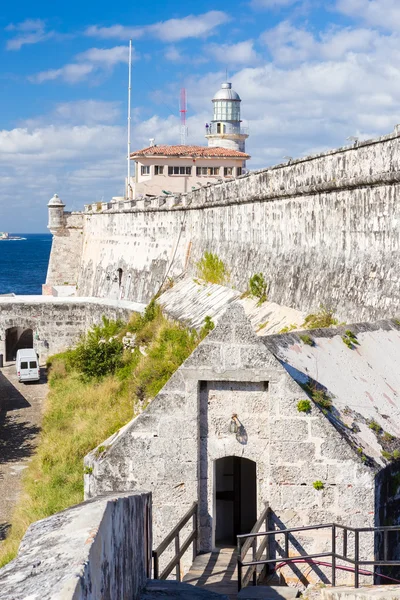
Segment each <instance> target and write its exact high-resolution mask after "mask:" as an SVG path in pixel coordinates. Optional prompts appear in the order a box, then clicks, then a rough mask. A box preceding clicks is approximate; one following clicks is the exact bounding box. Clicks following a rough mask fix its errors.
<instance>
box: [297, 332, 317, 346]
mask: <svg viewBox="0 0 400 600" xmlns="http://www.w3.org/2000/svg"><path fill="white" fill-rule="evenodd" d="M299 338H300V339H301V341H302V342H303V344H306V346H315V342H314V340H313V339H312V337H311V336H309V335H305V334H302V335H299Z"/></svg>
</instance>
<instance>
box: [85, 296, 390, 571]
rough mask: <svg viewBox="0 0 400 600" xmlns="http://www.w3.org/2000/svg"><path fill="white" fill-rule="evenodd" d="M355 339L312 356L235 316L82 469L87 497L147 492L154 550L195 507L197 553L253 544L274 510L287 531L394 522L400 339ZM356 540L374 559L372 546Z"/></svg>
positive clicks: (295, 342)
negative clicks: (242, 540)
mask: <svg viewBox="0 0 400 600" xmlns="http://www.w3.org/2000/svg"><path fill="white" fill-rule="evenodd" d="M351 329H352V331H353V332H354V336H355V338H354V339H357V340H358V342H357V343H358V344H359V345H358V346H357V347H354V348H350V347H349V346H348V345H346V344H345V343H344V342H343V340H342V335H344V331H342V330H341V329H340V328H339V329H332V330H317V331H315V332H310V333H309V336H310V337H311V335H312V336H313V338H312V340H313V344H314V345H313V346H310V345H307V344H305V343H304V342H302V341H301V338H300V337H299V335H298V334H297V333H292V334H287V335H280V336H275V337H274V336H272V337H271V336H270V337H268V336H266V337H264V338H263V337H256V336H255V334H254V333H253V330H252V329H251V327H250V324H249V322H248V321H247V319H246V317H245V315H244V312H243V310H242V308H241V307H240V306H238V305H237V304H232V305H231V307H230V308H229V309H228V311H227V312H226V314H225V317H224V318H222V319H221V320H220V322H219V324H218V325H217V327H216V329H215V330H214V331H213V332H212V333H211V334H210V335H209V336H208V337H207V339H206V340H204V341H203V342H202V343H201V344H200V346H199V347H198V348H197V350H195V352H194V353H193V354H192V356H191V357H190V358H189V359H188V360H187V361H186V362H185V363H184V364H183V365H182V367H181V368H180V369H179V370H178V371H177V372H176V373H175V374H174V376H173V377H172V378H171V379H170V381H169V382H168V383H167V384H166V385H165V387H164V388H163V390H162V391H161V392H160V393H159V394H158V396H157V397H156V398H155V399H154V400H153V401H152V402H151V404H150V405H149V406H148V407H147V409H146V410H145V411H144V412H143V413H142V414H141V415H140V416H138V417H137V418H135V419H134V420H133V421H131V422H130V423H129V424H128V425H126V426H125V427H124V428H123V429H122V430H121V431H120V432H118V433H117V434H116V435H114V436H113V437H112V438H110V439H108V440H106V441H105V442H103V443H102V449H103V452H102V453H101V454H100V455H99V453H98V452H97V451H96V450H94V451H93V452H92V453H90V454H89V455H88V456H87V457H86V460H85V464H86V466H87V467H88V468H87V469H86V471H87V472H88V473H90V474H87V475H85V493H86V497H87V498H91V497H95V496H97V495H99V494H102V493H105V492H109V491H115V490H135V489H140V488H141V487H143V486H146V487H147V488H148V489H151V491H152V493H153V501H154V504H153V514H154V536H155V544H156V545H157V544H158V543H159V542H160V541H161V540H162V539H163V538H164V536H165V535H166V534H167V533H169V531H170V530H171V529H172V527H173V526H174V525H175V524H176V523H177V522H178V520H179V518H181V517H182V516H183V514H185V512H186V511H187V510H188V508H189V507H190V506H192V504H193V502H198V505H199V524H200V540H199V547H198V550H199V551H200V552H207V551H211V550H213V549H214V548H216V547H221V546H224V545H227V544H233V543H234V540H235V538H236V535H237V534H240V533H248V532H249V531H250V530H251V528H252V526H253V524H254V523H255V521H256V519H257V517H258V516H259V515H260V514H261V512H262V510H263V508H264V507H265V505H266V503H268V504H269V506H270V507H271V509H272V514H273V521H274V522H275V525H276V526H277V527H279V528H285V527H295V526H306V525H310V524H318V523H332V522H336V523H343V524H346V525H348V526H352V527H371V526H374V525H379V524H381V525H382V524H387V523H388V519H390V524H395V523H398V522H399V516H400V503H399V496H398V490H397V489H394V487H393V485H392V483H393V478H395V480H396V481H397V480H398V475H396V474H397V471H398V466H397V465H396V464H395V463H393V464H392V463H391V461H390V457H391V456H392V455H393V454H391V453H393V452H394V451H395V450H396V448H397V447H400V440H399V439H398V437H397V436H399V434H400V413H399V410H398V408H397V405H396V400H397V396H398V392H399V390H400V381H399V380H398V375H397V373H398V372H399V366H400V346H399V339H400V336H399V327H398V325H396V324H395V323H394V322H383V323H378V324H376V325H361V326H353V327H352V328H351ZM389 348H391V351H390V361H389V362H390V365H389V363H388V362H387V361H384V360H382V356H383V355H387V352H388V351H389ZM332 365H333V368H331V366H332ZM339 373H340V376H339V377H338V374H339ZM354 379H357V383H355V382H354ZM310 390H311V392H310ZM313 390H320V392H321V393H320V394H319V395H318V394H317V395H314V396H313V393H312V392H313ZM308 398H309V406H308V407H307V403H306V410H299V402H300V401H301V400H307V399H308ZM313 398H314V399H313ZM321 398H325V400H326V404H324V403H323V402H322V400H321ZM318 399H319V400H318ZM300 406H301V405H300ZM371 424H373V425H371ZM104 448H105V450H104ZM396 476H397V479H396ZM330 536H331V532H330V530H329V532H327V531H322V532H320V533H316V532H315V531H313V532H309V533H307V532H303V533H302V535H301V537H300V538H298V539H296V540H292V542H293V546H292V547H291V551H292V552H295V553H300V554H301V553H302V552H308V553H318V552H321V551H326V549H327V547H328V546H329V544H330V543H331V539H330ZM360 542H361V549H362V553H363V555H364V556H366V557H367V558H368V557H371V556H372V555H373V553H374V542H373V540H372V539H371V538H370V537H369V536H368V535H367V534H366V535H365V536H364V537H363V538H362V539H361V540H360ZM375 550H376V548H375ZM188 561H189V562H190V558H188ZM294 570H295V571H296V569H295V568H294ZM307 570H308V569H307ZM310 571H311V572H310V573H309V575H308V579H309V580H311V581H312V580H313V579H318V578H319V577H322V579H323V580H324V578H325V581H327V580H328V579H329V577H328V575H327V574H326V573H324V569H323V568H322V567H321V568H319V567H318V566H317V565H314V567H313V568H312V569H311V570H310ZM297 575H298V573H296V572H295V575H294V576H293V572H292V571H291V569H287V572H286V577H287V579H288V580H289V581H290V578H291V577H293V579H294V580H296V581H297ZM341 577H342V580H343V581H346V574H344V575H342V576H341ZM347 578H348V580H351V578H352V575H347Z"/></svg>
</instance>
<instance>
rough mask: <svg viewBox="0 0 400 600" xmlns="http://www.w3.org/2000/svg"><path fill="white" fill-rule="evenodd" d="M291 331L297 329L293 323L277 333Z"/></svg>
mask: <svg viewBox="0 0 400 600" xmlns="http://www.w3.org/2000/svg"><path fill="white" fill-rule="evenodd" d="M293 329H297V325H296V324H295V323H291V325H286V327H282V329H280V330H279V331H278V333H289V331H293Z"/></svg>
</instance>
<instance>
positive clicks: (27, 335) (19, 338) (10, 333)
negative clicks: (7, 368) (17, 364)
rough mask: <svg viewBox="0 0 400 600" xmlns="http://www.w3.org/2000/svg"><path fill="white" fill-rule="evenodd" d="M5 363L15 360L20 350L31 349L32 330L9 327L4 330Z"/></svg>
mask: <svg viewBox="0 0 400 600" xmlns="http://www.w3.org/2000/svg"><path fill="white" fill-rule="evenodd" d="M5 342H6V348H5V349H6V361H13V360H15V356H16V354H17V351H18V350H20V349H21V348H33V330H32V329H31V328H29V327H28V328H26V327H9V328H8V329H6V335H5Z"/></svg>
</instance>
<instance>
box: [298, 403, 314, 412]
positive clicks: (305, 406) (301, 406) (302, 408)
mask: <svg viewBox="0 0 400 600" xmlns="http://www.w3.org/2000/svg"><path fill="white" fill-rule="evenodd" d="M297 410H298V411H299V412H304V413H309V412H311V402H310V401H309V400H300V401H299V402H298V403H297Z"/></svg>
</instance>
